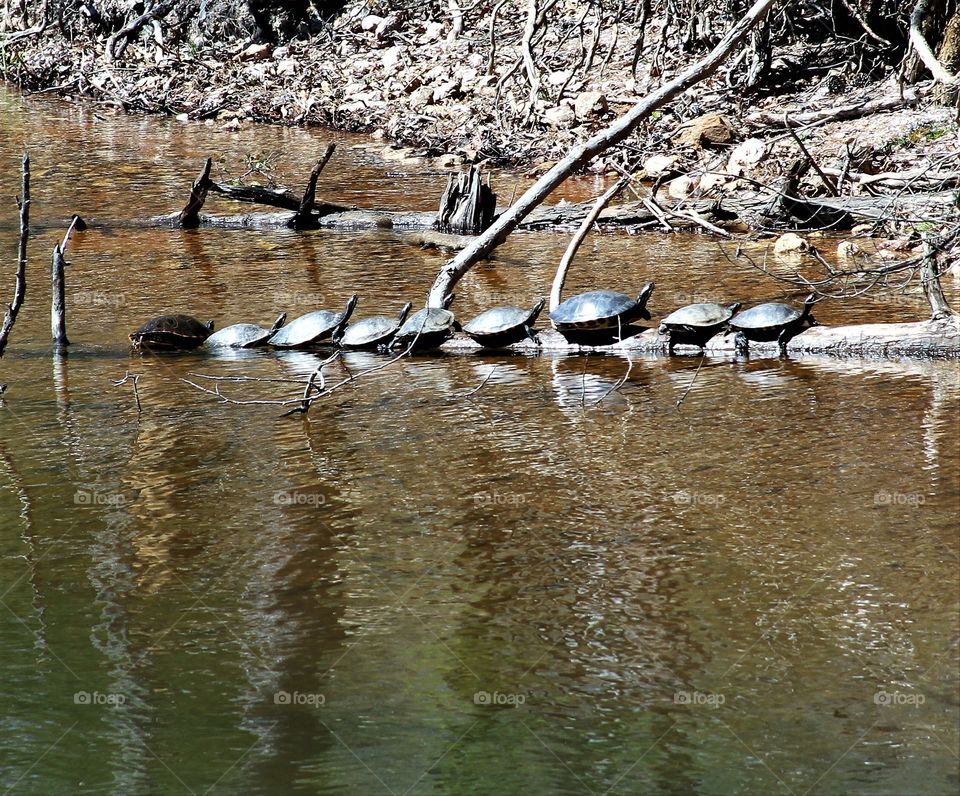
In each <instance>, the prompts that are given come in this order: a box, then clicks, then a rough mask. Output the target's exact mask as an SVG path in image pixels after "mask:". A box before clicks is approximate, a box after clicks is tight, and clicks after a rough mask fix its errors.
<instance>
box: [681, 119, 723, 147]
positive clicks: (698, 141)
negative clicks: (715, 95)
mask: <svg viewBox="0 0 960 796" xmlns="http://www.w3.org/2000/svg"><path fill="white" fill-rule="evenodd" d="M734 135H735V130H734V127H733V123H732V122H731V121H730V120H729V119H728V118H727V117H726V116H724V115H723V114H722V113H707V114H704V115H703V116H700V117H698V118H696V119H694V120H692V121H690V122H688V123H686V124H685V125H683V126H682V127H681V129H680V132H679V134H678V135H677V143H680V144H686V145H687V146H696V147H699V146H704V145H709V144H714V145H716V144H729V143H731V142H732V141H733V139H734Z"/></svg>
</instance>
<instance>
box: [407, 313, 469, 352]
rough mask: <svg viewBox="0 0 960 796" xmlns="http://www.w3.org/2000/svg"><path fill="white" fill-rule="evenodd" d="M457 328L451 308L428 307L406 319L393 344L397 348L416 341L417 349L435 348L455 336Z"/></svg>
mask: <svg viewBox="0 0 960 796" xmlns="http://www.w3.org/2000/svg"><path fill="white" fill-rule="evenodd" d="M455 329H456V321H455V320H454V317H453V313H452V312H450V310H445V309H441V308H440V307H427V308H426V309H422V310H420V311H418V312H415V313H414V314H413V315H411V316H410V317H409V318H407V320H406V321H404V323H403V325H402V326H401V327H400V329H399V330H398V331H397V333H396V335H395V336H394V338H393V343H392V344H391V345H392V346H393V347H394V348H397V347H399V346H400V345H410V344H411V343H415V346H414V347H415V348H417V349H424V348H435V347H437V346H438V345H440V344H441V343H443V342H445V341H447V340H449V339H450V338H451V337H453V332H454V330H455Z"/></svg>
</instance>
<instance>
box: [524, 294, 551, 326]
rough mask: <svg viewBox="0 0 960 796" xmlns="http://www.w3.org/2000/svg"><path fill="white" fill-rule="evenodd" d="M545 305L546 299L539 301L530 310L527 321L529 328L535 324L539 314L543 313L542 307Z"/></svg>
mask: <svg viewBox="0 0 960 796" xmlns="http://www.w3.org/2000/svg"><path fill="white" fill-rule="evenodd" d="M546 303H547V300H546V299H543V298H542V299H540V301H538V302H537V303H536V304H534V305H533V309H532V310H530V316H529V319H528V320H527V324H528V325H529V326H533V324H535V323H536V322H537V318H539V317H540V313H541V312H543V308H544V305H545V304H546Z"/></svg>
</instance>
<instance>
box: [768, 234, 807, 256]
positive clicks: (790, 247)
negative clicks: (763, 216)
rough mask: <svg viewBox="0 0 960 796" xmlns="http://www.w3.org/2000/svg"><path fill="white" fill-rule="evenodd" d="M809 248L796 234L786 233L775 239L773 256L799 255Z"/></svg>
mask: <svg viewBox="0 0 960 796" xmlns="http://www.w3.org/2000/svg"><path fill="white" fill-rule="evenodd" d="M809 248H810V244H809V243H807V242H806V241H805V240H804V239H803V238H801V237H800V236H799V235H798V234H797V233H796V232H787V233H785V234H783V235H781V236H780V237H779V238H777V242H776V243H775V244H773V253H774V254H799V253H800V252H805V251H807V250H808V249H809Z"/></svg>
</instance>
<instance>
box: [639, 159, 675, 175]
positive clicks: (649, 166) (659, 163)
mask: <svg viewBox="0 0 960 796" xmlns="http://www.w3.org/2000/svg"><path fill="white" fill-rule="evenodd" d="M677 160H678V158H677V156H676V155H651V156H650V157H648V158H647V159H646V160H645V161H643V170H644V172H645V173H646V175H647V176H648V177H659V176H660V175H661V174H665V173H666V172H668V171H670V170H671V169H672V168H673V164H674V163H676V162H677Z"/></svg>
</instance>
